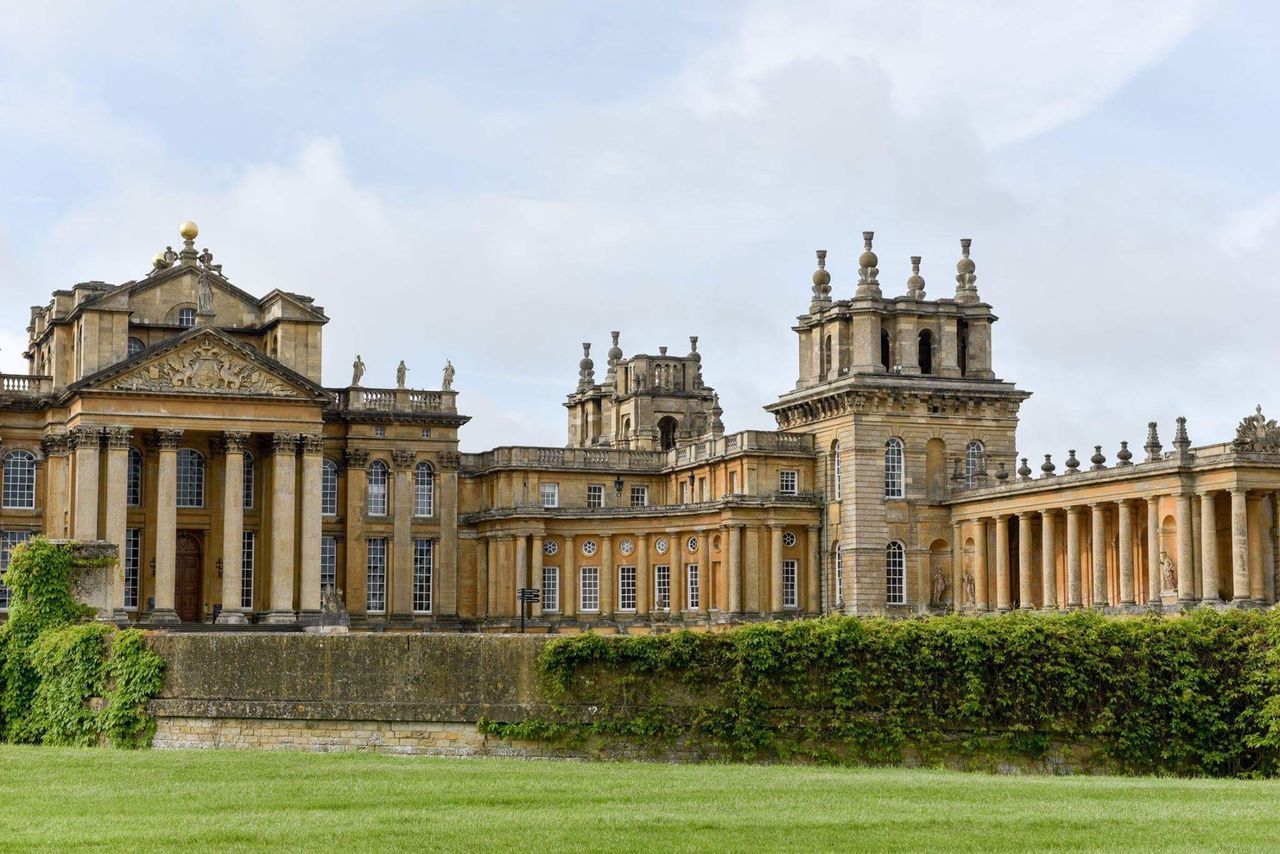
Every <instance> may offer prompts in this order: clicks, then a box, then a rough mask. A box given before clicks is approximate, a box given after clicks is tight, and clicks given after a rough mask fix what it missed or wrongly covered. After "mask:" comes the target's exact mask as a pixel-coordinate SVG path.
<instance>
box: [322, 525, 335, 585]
mask: <svg viewBox="0 0 1280 854" xmlns="http://www.w3.org/2000/svg"><path fill="white" fill-rule="evenodd" d="M325 587H329V588H330V589H334V590H336V589H337V587H338V538H337V537H335V536H334V535H333V534H321V535H320V589H321V590H324V589H325Z"/></svg>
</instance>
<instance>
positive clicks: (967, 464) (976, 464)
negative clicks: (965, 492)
mask: <svg viewBox="0 0 1280 854" xmlns="http://www.w3.org/2000/svg"><path fill="white" fill-rule="evenodd" d="M986 471H987V462H986V451H985V450H984V449H983V447H982V443H981V442H979V441H978V440H977V439H974V440H973V441H972V442H970V443H969V444H967V445H965V447H964V485H965V487H966V488H968V489H973V488H974V487H975V486H977V485H978V480H979V478H981V477H982V475H984V474H986Z"/></svg>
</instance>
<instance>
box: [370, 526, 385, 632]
mask: <svg viewBox="0 0 1280 854" xmlns="http://www.w3.org/2000/svg"><path fill="white" fill-rule="evenodd" d="M366 545H367V546H368V550H369V559H368V562H367V563H366V572H365V593H366V596H365V609H366V610H367V611H368V612H369V613H371V614H382V613H385V612H386V610H387V538H386V537H370V538H369V539H368V540H367V541H366Z"/></svg>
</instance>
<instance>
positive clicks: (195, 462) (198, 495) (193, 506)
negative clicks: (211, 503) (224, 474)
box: [173, 448, 206, 510]
mask: <svg viewBox="0 0 1280 854" xmlns="http://www.w3.org/2000/svg"><path fill="white" fill-rule="evenodd" d="M174 468H175V469H176V471H175V472H174V490H173V495H174V503H175V504H176V505H177V508H178V509H179V510H203V509H204V503H205V502H204V487H205V474H206V471H205V459H204V454H202V453H200V452H199V451H197V450H196V449H195V448H179V449H178V456H177V460H176V461H175V466H174ZM192 496H195V498H194V499H193V497H192ZM193 501H195V502H196V503H192V502H193Z"/></svg>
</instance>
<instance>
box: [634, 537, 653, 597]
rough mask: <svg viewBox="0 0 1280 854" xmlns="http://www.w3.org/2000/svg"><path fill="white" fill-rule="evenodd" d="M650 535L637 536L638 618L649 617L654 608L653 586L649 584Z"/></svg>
mask: <svg viewBox="0 0 1280 854" xmlns="http://www.w3.org/2000/svg"><path fill="white" fill-rule="evenodd" d="M651 572H652V570H651V569H650V568H649V535H648V534H637V535H636V616H638V617H647V616H648V615H649V609H650V608H651V607H653V585H651V584H650V583H649V576H650V573H651Z"/></svg>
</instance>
